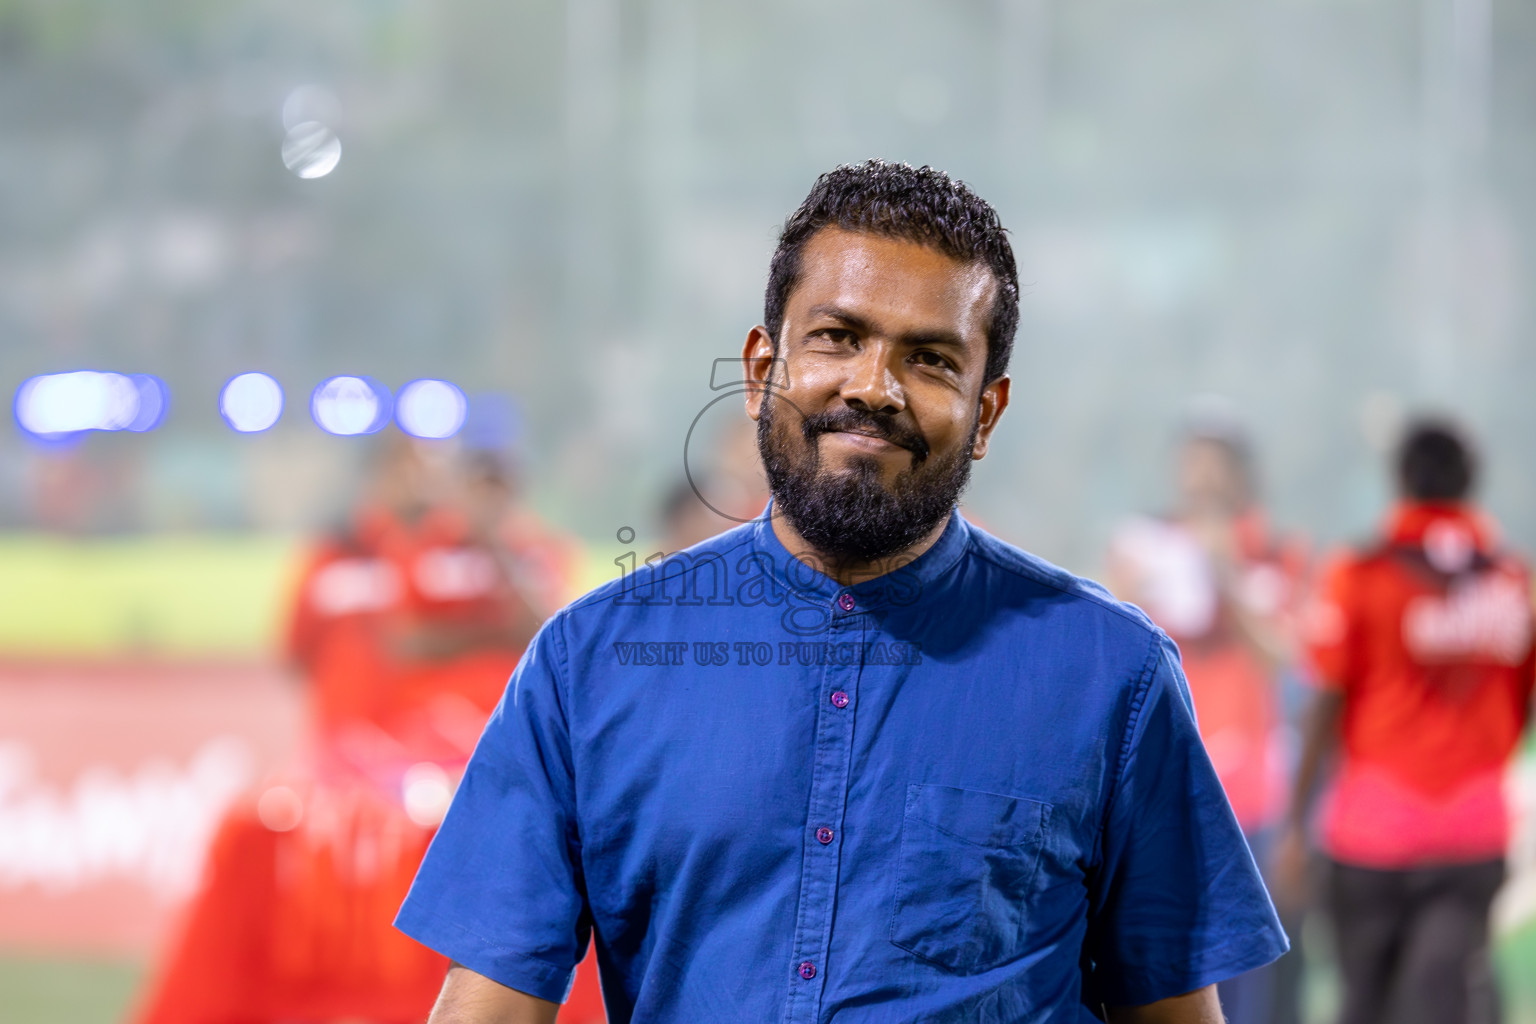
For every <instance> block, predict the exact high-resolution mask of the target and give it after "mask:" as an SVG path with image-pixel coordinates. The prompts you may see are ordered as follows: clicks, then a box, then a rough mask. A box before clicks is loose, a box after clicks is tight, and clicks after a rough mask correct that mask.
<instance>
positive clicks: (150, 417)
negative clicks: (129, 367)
mask: <svg viewBox="0 0 1536 1024" xmlns="http://www.w3.org/2000/svg"><path fill="white" fill-rule="evenodd" d="M130 379H131V380H132V381H133V386H134V389H135V390H137V391H138V393H139V412H138V415H137V416H135V417H134V418H133V421H132V422H130V423H129V424H128V425H127V426H126V427H124V428H123V429H124V430H131V431H133V432H134V433H135V434H142V433H144V432H146V431H149V430H154V429H155V428H156V427H158V426H159V425H160V424H162V423H164V422H165V414H166V413H167V412H169V411H170V407H171V391H170V389H169V388H167V387H166V386H165V381H163V380H161V379H160V378H159V377H153V376H151V375H149V374H147V373H135V374H134V375H133V376H132V377H131V378H130Z"/></svg>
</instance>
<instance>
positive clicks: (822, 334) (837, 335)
mask: <svg viewBox="0 0 1536 1024" xmlns="http://www.w3.org/2000/svg"><path fill="white" fill-rule="evenodd" d="M813 334H814V335H815V336H816V337H818V338H825V339H826V340H827V341H830V342H832V343H833V344H835V345H846V344H849V343H851V342H855V341H857V340H858V337H857V336H856V335H855V334H854V333H853V332H852V331H850V330H848V329H847V328H844V327H823V328H822V329H821V330H819V331H815V332H813Z"/></svg>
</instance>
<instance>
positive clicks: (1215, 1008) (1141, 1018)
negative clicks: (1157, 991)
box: [1109, 985, 1226, 1024]
mask: <svg viewBox="0 0 1536 1024" xmlns="http://www.w3.org/2000/svg"><path fill="white" fill-rule="evenodd" d="M1225 1020H1226V1018H1225V1017H1223V1016H1222V1015H1221V1002H1220V1001H1219V1000H1218V999H1217V998H1216V986H1215V985H1207V986H1205V988H1199V989H1196V990H1195V991H1193V992H1190V993H1187V994H1185V995H1182V996H1174V997H1173V998H1172V999H1159V1000H1158V1001H1157V1002H1155V1003H1148V1004H1147V1005H1146V1006H1123V1007H1119V1008H1116V1009H1113V1010H1110V1011H1109V1024H1224V1022H1225Z"/></svg>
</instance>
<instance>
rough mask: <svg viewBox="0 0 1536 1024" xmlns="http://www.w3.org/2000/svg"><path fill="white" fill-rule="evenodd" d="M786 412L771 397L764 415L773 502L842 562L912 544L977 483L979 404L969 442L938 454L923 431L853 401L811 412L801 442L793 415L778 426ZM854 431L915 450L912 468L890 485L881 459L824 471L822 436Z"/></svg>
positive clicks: (761, 430) (763, 448)
mask: <svg viewBox="0 0 1536 1024" xmlns="http://www.w3.org/2000/svg"><path fill="white" fill-rule="evenodd" d="M785 408H787V409H788V410H789V414H790V416H794V415H796V414H797V413H796V410H795V409H794V406H793V405H790V404H789V403H788V402H786V403H785ZM778 411H779V403H778V402H777V400H776V398H775V396H774V395H773V394H772V393H771V392H770V393H768V394H765V395H764V396H763V407H762V411H761V413H760V414H759V416H758V420H757V449H758V452H759V453H760V454H761V455H762V458H763V468H764V469H765V470H766V471H767V475H768V487H769V490H771V491H772V492H773V507H774V508H775V509H776V510H777V511H779V512H782V513H783V514H784V516H785V518H787V519H788V520H789V522H790V524H791V525H792V526H794V528H795V529H796V530H798V531H799V532H800V536H802V537H804V538H805V539H806V541H807V542H809V543H810V545H811V547H812V548H814V549H815V551H816V552H817V553H819V554H821V555H823V556H825V557H827V558H828V559H830V560H831V561H832V562H834V563H844V564H846V563H855V562H872V561H875V560H877V559H881V558H886V557H889V556H890V555H894V554H896V553H897V552H899V551H903V550H905V549H906V548H909V547H911V546H912V545H913V544H916V543H917V542H918V541H919V540H921V539H923V538H924V537H926V536H927V535H928V534H929V533H931V532H932V531H933V529H934V528H935V527H937V526H938V525H939V524H940V523H941V522H943V521H944V517H945V516H947V515H949V514H950V512H952V511H953V510H954V507H955V503H956V502H957V501H959V500H960V495H961V493H962V492H963V491H964V490H965V488H966V485H967V484H969V483H970V479H971V452H972V449H974V447H975V445H976V433H977V431H978V429H979V428H980V426H981V410H980V409H979V408H978V409H977V415H976V420H975V422H973V423H972V424H971V433H970V437H968V438H967V439H966V442H965V444H964V445H963V446H961V447H960V448H959V449H958V450H956V451H954V452H952V453H950V454H948V455H940V456H937V457H935V456H933V455H932V454H931V452H930V451H929V448H928V443H927V441H926V439H924V438H923V437H922V435H921V434H919V433H917V432H916V431H915V430H913V429H912V428H910V427H907V426H905V425H904V424H902V423H900V422H899V421H897V420H896V419H895V418H894V417H893V416H891V415H889V414H887V413H875V412H867V411H862V410H859V409H855V408H852V407H849V406H844V407H843V408H841V409H838V410H835V411H828V412H825V413H819V414H817V415H815V416H809V417H806V418H805V419H804V421H803V423H802V424H801V429H800V431H799V433H800V434H801V436H802V437H803V439H804V446H803V447H800V446H797V445H795V444H793V443H792V441H791V438H792V437H793V435H792V434H790V433H789V432H790V431H793V430H794V429H795V425H794V424H793V423H791V422H788V421H787V418H786V422H785V423H784V424H783V426H782V428H778V427H776V423H775V421H776V416H777V413H778ZM849 428H854V429H857V430H859V431H861V432H864V433H870V434H874V435H876V436H878V437H883V438H885V439H887V440H889V441H892V442H894V443H896V444H899V445H901V446H903V447H905V448H907V449H908V450H909V451H911V452H912V468H911V469H909V470H906V471H904V472H902V473H901V474H900V475H899V476H898V477H897V478H896V480H895V482H894V483H893V484H892V485H891V486H890V487H886V486H885V484H884V483H882V482H881V480H880V464H879V462H878V461H877V460H876V459H875V458H874V457H873V456H871V457H868V458H857V459H854V460H853V461H852V462H851V471H850V472H838V473H827V472H824V471H822V469H821V465H820V462H821V460H820V456H819V449H818V447H817V442H816V439H817V437H819V436H820V435H821V434H825V433H829V432H831V431H834V430H845V429H849ZM786 435H788V436H786Z"/></svg>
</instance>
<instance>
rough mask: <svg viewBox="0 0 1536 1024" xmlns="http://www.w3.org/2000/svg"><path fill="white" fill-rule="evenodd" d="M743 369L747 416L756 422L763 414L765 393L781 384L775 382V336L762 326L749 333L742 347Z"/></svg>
mask: <svg viewBox="0 0 1536 1024" xmlns="http://www.w3.org/2000/svg"><path fill="white" fill-rule="evenodd" d="M741 369H742V378H743V379H744V380H745V381H746V382H747V415H748V416H750V417H752V418H753V419H754V420H755V419H757V417H758V414H759V413H761V412H762V408H763V395H764V393H765V392H767V390H768V389H769V388H770V387H773V386H774V385H775V384H779V383H781V382H779V381H774V380H773V374H774V370H775V368H774V358H773V335H771V334H769V333H768V328H766V327H764V326H763V325H762V324H758V325H757V326H756V327H754V328H752V330H750V331H748V332H747V340H746V343H745V344H744V345H742V347H741Z"/></svg>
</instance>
